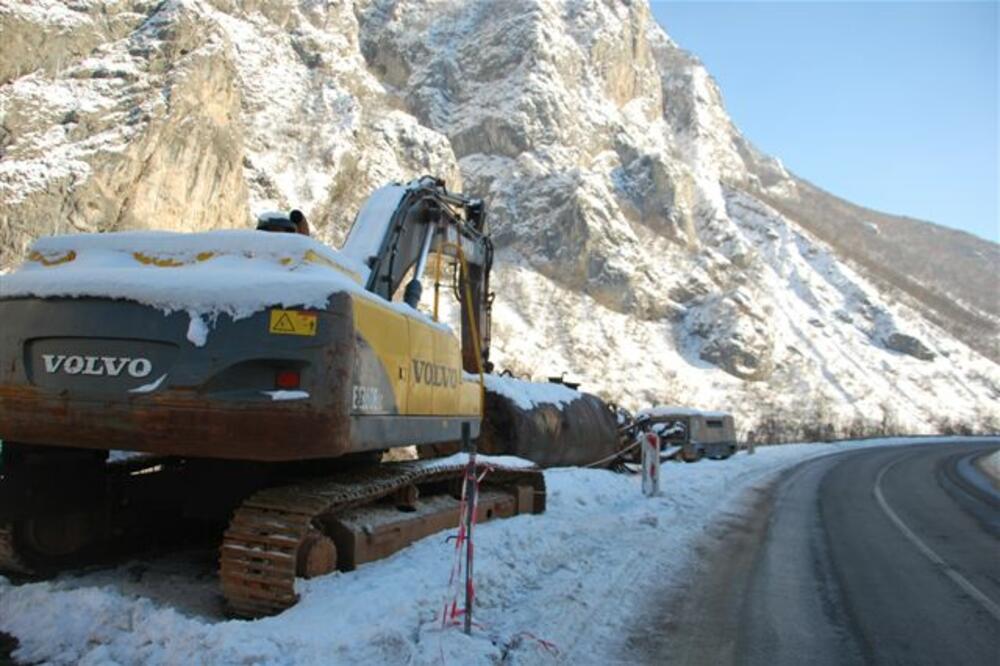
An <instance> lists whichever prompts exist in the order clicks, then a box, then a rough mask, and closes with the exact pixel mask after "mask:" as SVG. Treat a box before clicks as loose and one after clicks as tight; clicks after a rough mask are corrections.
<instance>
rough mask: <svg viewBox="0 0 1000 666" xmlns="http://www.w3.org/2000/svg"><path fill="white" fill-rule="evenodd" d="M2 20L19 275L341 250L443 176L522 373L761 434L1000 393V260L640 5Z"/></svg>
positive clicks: (284, 4)
mask: <svg viewBox="0 0 1000 666" xmlns="http://www.w3.org/2000/svg"><path fill="white" fill-rule="evenodd" d="M0 27H2V31H3V35H4V39H3V40H0V242H2V246H0V252H2V254H0V266H10V265H12V264H14V263H16V262H17V261H18V260H19V258H20V257H21V256H22V255H23V253H24V250H25V248H26V246H27V244H28V243H29V242H30V241H31V240H32V239H33V238H35V237H37V236H38V235H41V234H48V233H66V232H72V231H77V230H79V231H92V230H118V229H132V228H160V229H190V230H194V229H205V228H214V227H232V226H246V225H249V224H250V219H251V213H253V212H256V211H259V210H263V209H268V208H276V207H281V208H287V207H290V206H296V207H300V208H303V209H304V210H305V211H306V212H307V214H308V216H309V218H310V220H311V221H312V223H313V225H314V227H316V228H318V231H319V234H320V235H321V236H322V237H323V238H324V239H325V240H327V241H329V242H331V243H332V244H335V245H336V244H338V243H339V242H340V241H341V240H342V239H343V237H344V235H345V233H346V230H347V228H348V227H349V225H350V223H351V220H352V218H353V214H354V211H355V210H356V208H357V206H358V204H359V202H360V201H361V200H362V199H363V198H364V196H365V195H366V194H367V192H369V191H370V190H371V189H372V188H374V187H376V186H377V185H379V184H381V183H383V182H385V181H388V180H393V179H409V178H412V177H414V176H416V175H419V174H422V173H434V174H438V175H441V176H443V177H444V178H446V179H447V180H448V182H449V184H450V186H451V187H452V188H453V189H464V190H465V191H466V192H469V193H471V194H474V195H478V196H482V197H484V198H485V199H486V200H487V203H488V205H489V208H490V211H491V220H492V226H493V231H494V238H495V241H496V244H497V247H498V249H499V253H498V266H497V269H496V276H495V278H494V285H495V288H496V289H497V291H498V292H499V294H498V297H497V308H496V324H495V330H494V338H495V354H494V355H495V357H496V358H497V360H498V361H499V363H500V365H501V366H504V365H507V366H509V367H511V368H513V369H515V370H516V371H519V372H521V373H523V374H528V375H534V376H536V377H541V376H545V375H548V374H558V373H560V372H562V371H568V372H569V373H570V374H571V375H573V376H575V377H577V378H579V379H581V380H583V381H584V383H585V385H586V386H587V387H588V388H590V389H591V390H596V391H598V392H600V393H602V394H604V395H605V396H607V397H609V398H613V399H616V400H619V401H621V402H623V403H624V404H626V405H628V406H631V407H638V406H642V405H645V404H648V403H651V402H683V403H686V404H693V405H696V406H702V407H707V408H729V409H733V410H734V411H736V412H737V413H738V414H739V415H740V416H742V417H744V419H743V420H744V422H749V420H750V419H751V418H756V417H758V416H759V415H760V414H761V413H762V411H764V410H765V409H770V408H773V407H774V406H775V405H784V406H785V407H787V408H791V409H795V410H797V411H799V412H800V413H805V412H806V411H809V410H815V409H820V408H822V409H823V410H828V411H829V412H831V413H832V414H833V415H834V416H835V417H836V418H839V419H841V420H849V419H852V418H854V417H855V416H857V415H859V414H860V415H875V416H876V417H884V415H885V414H886V413H888V412H890V411H891V412H892V413H893V415H894V417H896V418H898V419H900V420H901V421H902V422H903V423H904V424H905V425H906V426H907V427H909V428H915V429H920V428H923V429H928V428H931V427H933V422H934V420H935V419H937V418H938V417H941V416H953V417H958V418H961V419H965V420H971V419H977V418H981V417H982V416H983V415H984V414H986V413H988V411H989V410H990V409H993V405H994V404H995V403H996V400H997V399H998V398H1000V368H998V366H997V364H996V362H995V361H996V359H997V357H998V355H997V351H996V332H997V322H998V318H1000V307H998V303H997V300H996V296H995V294H993V293H992V290H991V285H990V281H991V280H994V279H995V275H996V274H997V268H998V267H1000V259H998V257H1000V254H998V250H997V246H996V245H994V244H991V243H986V242H983V241H977V240H975V239H972V240H969V238H965V237H964V236H963V235H959V234H958V232H950V231H946V230H943V229H941V228H940V227H934V226H933V225H927V224H924V223H919V222H915V221H909V220H904V219H902V218H896V217H892V216H887V215H882V214H879V213H874V212H872V211H865V210H864V209H860V208H858V207H856V206H852V205H851V204H848V203H847V202H843V201H841V200H839V199H836V198H835V197H832V196H831V195H829V194H826V193H825V192H823V191H822V190H819V189H818V188H816V187H814V186H812V185H811V184H809V183H806V182H805V181H802V180H800V179H798V178H796V177H795V176H794V175H793V174H790V173H788V172H787V171H786V170H785V169H784V168H783V166H782V165H781V163H780V162H779V161H778V160H776V159H774V158H771V157H768V156H765V155H762V154H760V153H759V152H758V151H757V150H756V149H755V148H754V147H753V146H752V144H751V143H750V142H749V141H748V140H747V139H745V138H744V137H743V136H742V135H741V134H740V132H739V131H738V130H737V129H736V128H735V127H734V126H733V123H732V122H731V121H730V119H729V117H728V116H727V114H726V112H725V109H724V106H723V104H722V97H721V94H720V91H719V89H718V87H717V86H716V84H715V83H714V81H713V80H712V78H711V77H710V76H709V74H708V72H706V70H705V68H704V67H703V66H702V65H701V63H700V62H699V61H698V60H697V59H696V58H694V57H693V56H692V55H691V54H689V53H687V52H685V51H684V50H682V49H681V48H679V47H678V46H677V45H676V44H674V43H673V42H672V41H671V40H670V38H669V37H667V35H666V34H665V33H664V32H663V30H662V29H661V28H660V27H659V26H658V25H657V24H656V23H655V22H654V21H653V20H652V18H651V16H650V12H649V8H648V6H647V5H646V3H645V2H642V1H632V2H629V1H625V0H492V1H485V0H484V1H482V2H458V1H452V0H436V1H427V0H420V1H417V0H354V1H353V2H352V1H351V0H342V1H340V2H326V1H322V0H247V1H243V2H237V1H236V0H164V1H159V2H152V1H148V0H69V1H66V2H56V1H55V0H44V1H40V2H37V1H36V2H3V3H0ZM914 238H915V239H920V243H918V244H913V243H910V242H909V239H914ZM970 238H971V237H970ZM858 239H860V241H861V242H858ZM921 243H922V244H921ZM931 247H933V248H934V252H933V253H932V252H930V248H931ZM926 256H933V257H935V261H936V262H937V264H935V263H934V262H929V261H923V260H921V257H926ZM963 262H964V263H963ZM956 264H961V265H956ZM936 265H939V267H938V268H935V266H936ZM990 271H992V272H990ZM810 413H811V412H810Z"/></svg>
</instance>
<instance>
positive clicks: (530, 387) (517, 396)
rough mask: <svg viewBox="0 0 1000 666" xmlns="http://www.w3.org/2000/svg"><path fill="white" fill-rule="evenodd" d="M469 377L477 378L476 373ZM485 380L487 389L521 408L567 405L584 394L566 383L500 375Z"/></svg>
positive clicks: (486, 377)
mask: <svg viewBox="0 0 1000 666" xmlns="http://www.w3.org/2000/svg"><path fill="white" fill-rule="evenodd" d="M469 377H470V378H477V376H476V375H469ZM484 381H485V383H486V388H487V389H489V390H490V391H493V392H494V393H499V394H500V395H502V396H504V397H506V398H510V399H511V400H513V401H514V404H516V405H517V406H518V407H520V408H521V409H532V408H534V407H536V406H538V405H557V406H558V405H565V404H568V403H571V402H573V401H574V400H576V399H577V398H580V397H581V396H582V395H583V394H582V393H580V392H579V391H574V390H573V389H571V388H569V387H568V386H565V385H564V384H553V383H551V382H528V381H524V380H522V379H514V378H513V377H501V376H500V375H486V376H485V380H484Z"/></svg>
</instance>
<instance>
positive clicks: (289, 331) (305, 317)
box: [267, 310, 317, 336]
mask: <svg viewBox="0 0 1000 666" xmlns="http://www.w3.org/2000/svg"><path fill="white" fill-rule="evenodd" d="M316 325H317V317H316V313H315V312H300V311H299V310H271V323H270V325H268V327H267V332H268V333H275V334H277V335H309V336H313V335H316Z"/></svg>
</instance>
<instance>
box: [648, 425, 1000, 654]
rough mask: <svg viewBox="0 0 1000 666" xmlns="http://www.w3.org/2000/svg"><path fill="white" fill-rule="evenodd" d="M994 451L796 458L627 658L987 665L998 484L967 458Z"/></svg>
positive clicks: (997, 573)
mask: <svg viewBox="0 0 1000 666" xmlns="http://www.w3.org/2000/svg"><path fill="white" fill-rule="evenodd" d="M998 447H1000V442H995V441H994V442H992V443H984V442H983V441H979V442H967V443H966V442H963V443H949V444H927V445H918V446H889V447H880V448H871V449H860V450H856V451H850V452H847V453H843V454H838V455H832V456H826V457H823V458H819V459H815V460H811V461H807V462H805V463H802V464H801V465H798V466H797V467H795V468H793V469H792V470H791V471H790V472H788V473H786V474H785V475H784V476H783V477H782V478H781V479H780V480H779V481H778V483H777V484H776V485H775V486H774V487H773V488H772V490H771V493H770V495H768V496H766V497H764V498H763V499H761V500H760V501H759V503H758V506H756V507H755V511H754V512H753V513H752V515H751V517H750V518H749V519H748V521H747V523H746V524H744V525H741V526H739V529H734V530H729V531H727V532H726V534H725V535H724V536H723V538H722V540H721V541H720V542H719V543H718V544H717V545H716V546H714V547H713V549H712V551H711V555H710V556H709V557H708V558H707V561H706V563H705V566H704V567H703V570H702V571H700V572H699V573H698V578H697V580H696V581H693V582H692V584H691V586H690V588H689V589H688V590H687V591H686V592H685V593H684V594H683V598H681V599H679V600H676V601H675V602H674V603H673V604H671V605H670V607H668V608H664V609H661V611H662V613H661V620H660V626H659V628H658V629H657V628H654V629H653V632H652V634H650V633H649V632H643V633H644V634H645V637H643V636H636V637H634V640H633V641H632V645H634V646H636V647H639V648H641V649H640V650H638V652H639V654H637V655H635V656H636V657H639V658H638V659H637V661H645V662H646V663H656V664H750V665H757V664H761V665H763V664H768V665H771V664H777V665H781V664H855V663H858V664H907V665H911V664H914V665H915V664H983V665H984V666H997V665H998V664H1000V493H997V491H996V490H995V488H994V487H992V486H991V485H990V484H989V483H988V482H985V481H984V479H983V478H981V477H979V476H978V475H979V474H980V472H979V470H978V468H977V467H976V466H975V465H974V464H973V463H974V461H975V460H976V459H978V458H979V457H980V456H982V455H985V454H988V453H990V452H992V451H995V450H996V449H997V448H998ZM977 477H978V478H977ZM651 635H652V636H653V637H652V638H651V637H650V636H651ZM640 655H641V657H640Z"/></svg>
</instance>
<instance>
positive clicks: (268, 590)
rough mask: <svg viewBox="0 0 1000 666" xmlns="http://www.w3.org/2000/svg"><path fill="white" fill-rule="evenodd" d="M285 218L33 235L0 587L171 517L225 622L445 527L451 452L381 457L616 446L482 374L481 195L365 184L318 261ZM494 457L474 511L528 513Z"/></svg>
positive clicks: (5, 393)
mask: <svg viewBox="0 0 1000 666" xmlns="http://www.w3.org/2000/svg"><path fill="white" fill-rule="evenodd" d="M286 222H288V223H291V221H290V220H283V219H282V216H281V215H277V216H275V215H271V216H269V217H266V219H265V218H262V219H261V223H260V225H259V227H258V230H246V231H215V232H202V233H188V234H179V233H166V232H118V233H107V234H78V235H69V236H56V237H50V238H43V239H39V240H38V241H36V243H35V244H34V245H33V246H32V249H31V251H30V253H29V256H28V258H27V260H26V261H25V263H24V265H23V266H22V267H21V268H19V269H18V270H17V271H14V272H13V273H11V274H9V275H5V276H2V277H0V321H2V322H3V326H2V327H0V329H2V330H0V441H2V449H0V574H14V575H47V574H49V573H52V572H55V571H59V570H61V569H64V568H66V567H71V566H75V565H76V564H77V563H79V562H81V561H86V560H87V559H88V558H93V557H96V556H99V554H101V553H104V552H107V551H108V549H109V548H111V547H112V545H113V544H121V543H126V542H129V540H132V541H142V542H146V543H148V542H150V541H155V540H156V539H157V538H159V537H160V536H162V535H164V534H167V533H169V532H170V531H171V529H189V527H184V528H174V527H172V526H174V525H178V524H179V522H178V521H179V519H180V518H183V519H184V520H185V521H197V524H199V525H207V526H210V528H209V529H216V527H218V528H221V531H222V536H221V543H220V546H219V577H220V582H221V588H222V593H223V596H224V598H225V602H226V606H227V608H228V610H229V612H230V613H231V614H232V615H234V616H238V617H246V618H254V617H261V616H266V615H273V614H276V613H280V612H281V611H283V610H284V609H286V608H288V607H290V606H292V605H294V604H295V603H296V601H297V595H296V593H295V590H294V582H295V579H296V577H298V576H302V577H314V576H319V575H323V574H326V573H328V572H331V571H333V570H335V569H339V570H343V571H349V570H351V569H353V568H355V567H356V566H358V565H360V564H362V563H364V562H368V561H371V560H374V559H378V558H381V557H384V556H386V555H388V554H390V553H392V552H395V551H397V550H399V549H400V548H403V547H405V546H406V545H407V544H409V543H412V542H413V541H415V540H417V539H420V538H422V537H424V536H427V535H429V534H433V533H435V532H439V531H441V530H443V529H447V528H449V527H453V526H455V525H456V524H457V522H458V520H459V515H458V514H459V506H460V504H459V495H460V492H461V482H462V478H463V475H464V473H465V464H466V463H465V459H463V458H462V457H461V456H457V457H456V456H452V457H437V458H429V459H419V460H402V461H397V462H383V461H382V458H383V454H385V452H387V451H391V450H393V449H398V448H401V447H410V446H419V447H421V450H426V449H427V447H430V448H433V447H447V446H451V447H452V449H454V448H455V446H456V443H457V442H461V441H463V440H464V441H466V442H468V441H473V440H479V442H480V444H481V448H480V450H481V451H483V452H486V453H497V454H514V455H519V456H521V457H523V458H529V459H534V460H536V461H538V462H540V463H541V464H543V465H552V464H577V463H580V462H583V461H584V460H600V459H604V458H606V457H607V456H608V454H609V453H613V452H614V451H615V450H616V448H617V447H618V446H619V441H618V437H617V429H616V423H615V417H614V413H613V412H612V411H611V410H610V409H609V408H608V407H607V405H605V404H604V403H603V401H601V400H600V399H599V398H597V397H595V396H591V395H587V394H583V393H576V395H574V396H573V399H570V400H566V401H563V402H561V403H559V404H551V403H549V404H540V405H536V406H532V405H528V406H527V407H526V406H525V404H524V401H523V400H522V399H520V397H519V396H518V395H516V394H512V393H511V391H510V390H508V389H504V388H503V385H502V383H501V384H497V379H496V378H495V377H494V376H493V375H490V374H489V373H490V371H491V370H492V364H491V362H490V358H489V357H490V346H491V340H490V335H491V306H492V303H493V298H494V294H493V293H492V292H491V291H490V269H491V267H492V262H493V254H494V253H493V246H492V243H491V241H490V236H489V231H488V228H487V222H486V209H485V205H484V203H483V201H482V200H480V199H476V198H472V197H468V196H463V195H460V194H456V193H452V192H449V191H448V190H447V188H446V186H445V183H444V182H443V181H441V180H439V179H436V178H433V177H427V176H425V177H423V178H419V179H417V180H413V181H411V182H409V183H392V184H389V185H385V186H383V187H381V188H379V189H377V190H375V191H374V192H373V193H372V194H371V195H370V197H369V198H368V199H367V200H366V201H365V202H364V203H363V205H362V206H361V208H360V210H359V212H358V214H357V217H356V218H355V221H354V224H353V226H352V227H351V230H350V232H349V233H348V235H347V238H346V241H345V242H344V244H343V246H342V247H341V248H340V250H339V251H336V250H333V249H331V248H328V247H327V246H325V245H323V244H322V243H320V242H318V241H317V240H315V239H312V238H308V237H305V236H302V235H299V234H294V233H289V234H284V233H271V232H270V231H273V230H275V229H278V230H283V229H280V227H282V226H288V224H285V223H286ZM294 227H295V225H294V224H292V226H291V227H289V230H294ZM425 285H430V286H432V288H433V297H432V298H431V299H429V300H430V303H431V304H430V305H428V299H427V298H425V293H424V292H425V291H426V290H425ZM442 299H452V301H451V302H452V306H453V307H456V308H457V311H458V313H459V317H458V318H459V320H460V322H461V325H460V330H459V334H458V335H457V336H456V335H455V334H454V333H453V332H452V329H451V328H450V327H449V326H447V325H446V324H444V323H443V322H442V321H440V312H439V310H440V308H441V306H442ZM422 307H423V309H421V308H422ZM488 380H489V384H490V385H492V387H493V388H492V389H491V388H490V386H488V385H487V384H488ZM498 387H499V388H498ZM508 388H509V387H508ZM567 390H568V389H567ZM123 451H128V452H138V454H136V453H133V454H129V455H123V454H122V453H121V452H123ZM498 460H499V461H500V462H499V463H498V462H493V463H491V464H490V465H489V467H488V468H487V467H483V469H482V470H481V471H480V474H485V476H484V477H483V486H482V490H481V494H480V498H479V502H478V506H477V512H478V513H477V519H478V520H488V519H491V518H503V517H509V516H513V515H517V514H522V513H538V512H541V511H544V508H545V484H544V476H543V475H542V473H541V471H540V469H539V468H538V467H537V466H534V465H524V464H518V463H510V464H505V463H504V461H507V460H512V459H506V458H505V459H498ZM514 460H516V459H514ZM189 524H190V523H189V522H185V523H184V525H189Z"/></svg>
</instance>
